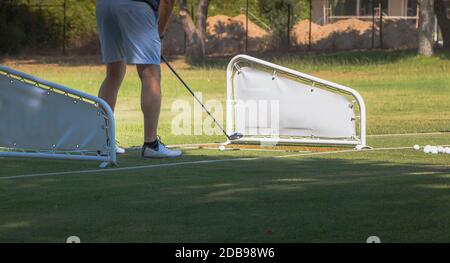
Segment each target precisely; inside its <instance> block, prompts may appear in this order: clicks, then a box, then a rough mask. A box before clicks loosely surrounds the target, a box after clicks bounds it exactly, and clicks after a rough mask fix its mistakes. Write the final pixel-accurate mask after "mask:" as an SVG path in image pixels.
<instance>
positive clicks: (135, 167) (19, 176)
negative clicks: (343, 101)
mask: <svg viewBox="0 0 450 263" xmlns="http://www.w3.org/2000/svg"><path fill="white" fill-rule="evenodd" d="M405 149H411V147H392V148H378V149H367V150H363V151H361V152H370V151H387V150H405ZM350 152H358V151H357V150H354V149H352V150H342V151H329V152H315V153H298V154H288V155H281V156H264V157H247V158H230V159H218V160H203V161H188V162H178V163H163V164H151V165H142V166H132V167H122V168H112V169H92V170H82V171H69V172H54V173H40V174H25V175H17V176H8V177H0V179H1V180H12V179H23V178H36V177H47V176H56V175H73V174H90V173H111V172H121V171H133V170H142V169H151V168H164V167H175V166H182V165H193V164H212V163H224V162H236V161H255V160H264V159H284V158H293V157H308V156H318V155H331V154H338V153H350Z"/></svg>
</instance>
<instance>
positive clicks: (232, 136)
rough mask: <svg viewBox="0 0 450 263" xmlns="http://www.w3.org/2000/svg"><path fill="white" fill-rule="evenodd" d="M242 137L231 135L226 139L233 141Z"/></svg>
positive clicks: (240, 135)
mask: <svg viewBox="0 0 450 263" xmlns="http://www.w3.org/2000/svg"><path fill="white" fill-rule="evenodd" d="M242 137H244V135H243V134H242V133H233V134H231V135H230V136H228V139H229V140H230V141H235V140H239V139H241V138H242Z"/></svg>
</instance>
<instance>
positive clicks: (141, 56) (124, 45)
mask: <svg viewBox="0 0 450 263" xmlns="http://www.w3.org/2000/svg"><path fill="white" fill-rule="evenodd" d="M96 15H97V27H98V32H99V37H100V45H101V50H102V59H103V63H107V64H108V63H112V62H119V61H125V62H127V63H128V64H156V65H159V64H160V63H161V59H160V57H161V40H160V37H159V32H158V15H157V14H156V13H155V11H154V10H153V9H152V8H151V7H150V6H149V5H148V4H146V3H144V2H136V1H132V0H97V11H96Z"/></svg>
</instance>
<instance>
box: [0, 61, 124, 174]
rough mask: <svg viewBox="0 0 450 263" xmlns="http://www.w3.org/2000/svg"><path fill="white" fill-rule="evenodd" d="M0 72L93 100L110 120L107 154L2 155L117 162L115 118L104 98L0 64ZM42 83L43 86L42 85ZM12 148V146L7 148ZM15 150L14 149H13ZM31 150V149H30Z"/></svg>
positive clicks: (18, 153)
mask: <svg viewBox="0 0 450 263" xmlns="http://www.w3.org/2000/svg"><path fill="white" fill-rule="evenodd" d="M0 72H4V73H5V74H4V75H7V76H10V77H14V78H16V79H17V80H18V81H31V82H34V83H37V84H39V87H40V88H43V87H42V86H45V87H48V89H49V90H50V89H52V90H57V91H60V92H63V93H65V94H67V95H72V96H76V97H78V98H80V99H86V100H88V101H91V102H93V104H96V105H98V108H99V109H101V110H102V111H103V112H104V114H105V116H106V119H107V121H108V125H107V134H108V139H109V150H108V155H107V156H101V155H96V156H94V155H83V153H82V152H80V151H74V153H78V154H77V155H74V154H68V153H57V152H53V153H52V152H51V151H50V150H49V152H42V151H35V152H29V150H27V152H25V151H24V152H19V151H16V152H14V151H7V152H0V157H29V158H47V159H69V160H90V161H100V162H103V163H102V164H101V167H106V166H107V165H108V164H113V165H116V164H117V156H116V144H115V136H116V134H115V120H114V114H113V111H112V110H111V107H109V105H108V104H107V103H106V102H105V101H104V100H102V99H100V98H98V97H95V96H92V95H89V94H87V93H84V92H81V91H77V90H73V89H70V88H67V87H64V86H61V85H59V84H56V83H52V82H49V81H46V80H42V79H39V78H37V77H34V76H31V75H28V74H26V73H23V72H20V71H17V70H14V69H11V68H8V67H5V66H1V65H0ZM41 85H42V86H41ZM43 89H44V88H43ZM7 149H9V150H11V148H7ZM12 150H13V149H12ZM30 151H31V150H30Z"/></svg>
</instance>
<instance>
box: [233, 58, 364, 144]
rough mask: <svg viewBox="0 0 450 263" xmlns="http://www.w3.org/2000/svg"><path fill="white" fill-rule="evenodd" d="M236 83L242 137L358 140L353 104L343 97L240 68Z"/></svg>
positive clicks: (237, 121) (246, 68) (236, 115)
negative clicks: (275, 136) (274, 136)
mask: <svg viewBox="0 0 450 263" xmlns="http://www.w3.org/2000/svg"><path fill="white" fill-rule="evenodd" d="M233 81H234V83H233V84H234V100H235V105H236V106H235V129H236V131H237V132H239V133H242V134H244V135H251V136H264V135H270V134H271V133H272V134H273V133H275V134H273V135H279V136H299V137H317V138H340V139H352V138H355V136H356V128H355V112H354V110H353V103H352V102H351V101H350V100H349V99H348V98H347V97H345V96H343V95H341V94H337V93H333V92H330V91H327V90H324V89H321V88H318V87H314V86H311V85H306V84H303V83H300V82H298V81H294V80H291V79H289V78H287V77H283V76H278V75H273V74H270V73H268V72H264V71H260V70H257V69H254V68H250V67H243V68H241V69H240V71H239V72H238V73H236V74H235V75H234V80H233ZM255 106H256V110H254V109H255Z"/></svg>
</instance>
